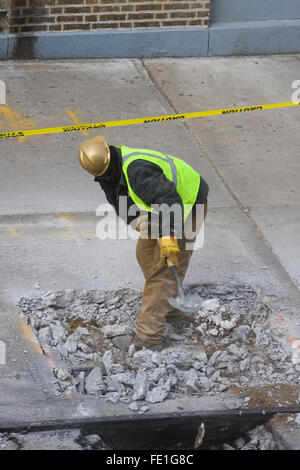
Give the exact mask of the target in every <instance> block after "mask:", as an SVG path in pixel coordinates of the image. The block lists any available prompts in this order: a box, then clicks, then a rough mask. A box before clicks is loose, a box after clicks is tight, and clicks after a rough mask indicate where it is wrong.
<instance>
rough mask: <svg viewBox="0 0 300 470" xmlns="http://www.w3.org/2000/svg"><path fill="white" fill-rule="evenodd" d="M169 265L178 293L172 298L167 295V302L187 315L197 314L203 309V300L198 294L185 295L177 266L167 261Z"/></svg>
mask: <svg viewBox="0 0 300 470" xmlns="http://www.w3.org/2000/svg"><path fill="white" fill-rule="evenodd" d="M167 265H168V267H169V269H170V271H171V274H172V276H173V278H174V280H175V282H176V285H177V288H178V292H177V297H170V296H169V295H167V301H168V302H169V304H170V305H172V307H174V308H177V309H178V310H182V312H185V313H190V314H191V313H195V312H197V311H198V310H200V308H201V303H202V302H201V299H200V297H199V295H198V294H192V295H184V291H183V286H182V284H181V281H180V278H179V275H178V271H177V269H176V266H174V264H172V263H171V261H169V260H168V259H167Z"/></svg>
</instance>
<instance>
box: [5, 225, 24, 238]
mask: <svg viewBox="0 0 300 470" xmlns="http://www.w3.org/2000/svg"><path fill="white" fill-rule="evenodd" d="M6 230H7V231H8V233H9V235H10V236H11V237H19V236H20V235H21V232H20V230H18V229H17V228H15V227H6Z"/></svg>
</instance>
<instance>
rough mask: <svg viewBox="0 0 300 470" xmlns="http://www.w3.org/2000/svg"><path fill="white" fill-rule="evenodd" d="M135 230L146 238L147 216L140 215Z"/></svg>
mask: <svg viewBox="0 0 300 470" xmlns="http://www.w3.org/2000/svg"><path fill="white" fill-rule="evenodd" d="M135 229H136V230H137V231H138V232H140V234H141V236H142V237H143V238H146V237H147V236H148V232H149V217H148V214H145V215H140V216H139V217H138V219H137V224H136V227H135Z"/></svg>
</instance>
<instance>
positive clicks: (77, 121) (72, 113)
mask: <svg viewBox="0 0 300 470" xmlns="http://www.w3.org/2000/svg"><path fill="white" fill-rule="evenodd" d="M65 112H66V113H67V115H68V116H69V117H70V118H71V119H72V121H73V122H74V124H75V125H76V126H79V125H80V124H82V122H80V119H79V117H78V115H77V114H76V112H75V111H73V110H72V109H65ZM80 132H81V133H82V134H83V135H85V136H89V135H90V134H89V132H88V131H87V130H85V129H81V131H80Z"/></svg>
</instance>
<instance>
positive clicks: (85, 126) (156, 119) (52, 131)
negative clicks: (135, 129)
mask: <svg viewBox="0 0 300 470" xmlns="http://www.w3.org/2000/svg"><path fill="white" fill-rule="evenodd" d="M299 105H300V101H295V102H293V101H290V102H287V103H275V104H263V105H260V106H243V107H241V108H228V109H215V110H212V111H198V112H196V113H182V114H166V115H163V116H152V117H144V118H135V119H122V120H121V121H107V122H94V123H92V124H79V125H75V126H61V127H48V128H46V129H31V130H25V131H15V132H2V133H0V138H1V139H5V138H7V137H23V136H28V135H42V134H57V133H59V132H70V131H82V130H87V129H97V128H104V127H117V126H132V125H133V124H149V123H154V122H165V121H175V120H183V119H191V118H195V117H204V116H216V115H218V114H221V115H225V116H227V115H229V114H234V113H243V112H248V111H262V110H263V109H272V108H285V107H287V106H299Z"/></svg>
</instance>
